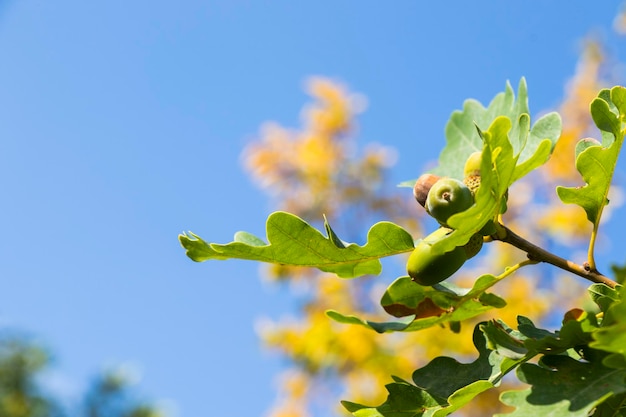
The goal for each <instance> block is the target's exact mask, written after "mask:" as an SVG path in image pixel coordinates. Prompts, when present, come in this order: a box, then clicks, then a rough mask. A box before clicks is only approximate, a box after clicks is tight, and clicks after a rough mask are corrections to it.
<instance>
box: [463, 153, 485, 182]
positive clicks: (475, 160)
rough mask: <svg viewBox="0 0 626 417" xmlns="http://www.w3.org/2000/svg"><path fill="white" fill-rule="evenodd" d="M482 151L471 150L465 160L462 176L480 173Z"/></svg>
mask: <svg viewBox="0 0 626 417" xmlns="http://www.w3.org/2000/svg"><path fill="white" fill-rule="evenodd" d="M482 159H483V153H482V152H481V151H476V152H472V153H471V154H470V156H469V157H468V158H467V160H466V161H465V167H464V168H463V176H464V177H469V176H472V175H480V165H481V164H482Z"/></svg>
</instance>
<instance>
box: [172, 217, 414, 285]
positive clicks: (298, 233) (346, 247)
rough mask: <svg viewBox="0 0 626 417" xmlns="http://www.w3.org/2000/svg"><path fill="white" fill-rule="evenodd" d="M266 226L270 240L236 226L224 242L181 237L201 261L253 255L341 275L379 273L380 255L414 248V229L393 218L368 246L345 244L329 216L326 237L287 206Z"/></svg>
mask: <svg viewBox="0 0 626 417" xmlns="http://www.w3.org/2000/svg"><path fill="white" fill-rule="evenodd" d="M266 228H267V239H268V242H269V244H266V243H265V242H263V241H262V240H261V239H260V238H258V237H256V236H254V235H251V234H249V233H246V232H238V233H237V234H236V235H235V241H234V242H231V243H228V244H225V245H220V244H216V243H208V242H206V241H204V240H203V239H201V238H200V237H199V236H197V235H195V234H193V233H188V234H182V235H179V240H180V243H181V244H182V246H183V247H184V248H185V249H186V250H187V256H189V257H190V258H191V259H193V260H194V261H197V262H202V261H206V260H209V259H220V260H221V259H229V258H237V259H249V260H254V261H262V262H270V263H277V264H283V265H294V266H308V267H315V268H319V269H320V270H322V271H326V272H333V273H335V274H337V275H339V276H340V277H343V278H353V277H358V276H362V275H370V274H372V275H377V274H379V273H380V272H381V269H382V267H381V264H380V260H379V258H382V257H385V256H390V255H396V254H399V253H403V252H407V251H410V250H412V249H413V238H412V237H411V235H410V234H409V233H408V232H407V231H405V230H404V229H402V228H401V227H400V226H398V225H396V224H393V223H390V222H380V223H377V224H375V225H374V226H372V227H371V228H370V230H369V232H368V234H367V243H366V244H365V245H364V246H359V245H357V244H354V243H351V244H344V243H343V242H342V241H341V240H340V239H339V238H338V237H337V235H336V234H335V233H334V231H333V230H332V229H331V227H330V225H329V224H328V222H325V229H326V232H327V233H328V235H329V236H328V237H327V236H324V235H323V234H322V233H321V232H319V231H318V230H317V229H315V228H313V227H311V226H310V225H309V224H308V223H306V222H305V221H304V220H302V219H300V218H299V217H297V216H295V215H293V214H289V213H285V212H275V213H272V214H271V215H270V216H269V217H268V219H267V225H266Z"/></svg>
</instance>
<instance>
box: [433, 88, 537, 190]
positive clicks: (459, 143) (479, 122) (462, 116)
mask: <svg viewBox="0 0 626 417" xmlns="http://www.w3.org/2000/svg"><path fill="white" fill-rule="evenodd" d="M528 113H529V110H528V92H527V87H526V80H525V79H524V78H522V79H521V80H520V83H519V86H518V91H517V99H516V98H515V94H514V93H513V88H512V87H511V84H510V83H508V82H507V83H506V88H505V91H504V92H502V93H499V94H497V95H496V96H495V97H494V98H493V100H492V101H491V103H489V106H488V107H487V108H485V107H483V106H482V104H480V103H479V102H478V101H476V100H473V99H469V100H466V101H465V103H463V110H462V111H455V112H453V113H452V115H451V116H450V120H449V121H448V123H447V125H446V129H445V134H446V146H445V148H444V149H443V150H442V151H441V154H440V155H439V165H438V166H437V168H435V169H434V170H433V173H434V174H437V175H439V176H447V177H453V178H459V179H461V178H463V167H464V165H465V160H466V159H467V157H469V155H470V154H471V153H472V152H476V151H480V150H482V149H483V141H482V138H481V137H480V134H479V133H478V132H477V131H476V127H478V128H479V129H480V130H487V129H488V128H489V126H490V125H491V124H492V123H493V121H494V120H495V119H496V118H498V117H501V116H504V117H506V118H508V119H509V120H511V121H518V120H519V119H520V117H521V116H522V115H523V114H526V115H527V114H528ZM514 124H515V126H516V128H515V129H519V125H518V124H517V123H514ZM511 133H512V137H515V138H519V137H520V134H519V132H517V131H514V132H511ZM522 136H523V135H522ZM517 145H518V146H520V147H521V146H522V144H519V143H518V144H517Z"/></svg>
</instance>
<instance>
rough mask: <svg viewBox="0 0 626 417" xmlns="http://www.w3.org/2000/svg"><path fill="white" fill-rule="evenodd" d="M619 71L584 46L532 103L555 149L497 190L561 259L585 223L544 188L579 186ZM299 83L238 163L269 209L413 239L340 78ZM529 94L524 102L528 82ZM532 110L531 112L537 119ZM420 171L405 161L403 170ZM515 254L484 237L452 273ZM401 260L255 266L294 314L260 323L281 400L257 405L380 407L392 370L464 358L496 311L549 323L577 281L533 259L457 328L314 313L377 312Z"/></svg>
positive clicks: (402, 202) (421, 225)
mask: <svg viewBox="0 0 626 417" xmlns="http://www.w3.org/2000/svg"><path fill="white" fill-rule="evenodd" d="M624 22H626V18H625V17H624V15H619V16H618V17H617V18H616V20H615V29H616V30H615V32H616V33H618V34H623V33H624V32H625V30H624V28H625V27H626V23H624ZM618 65H619V63H617V62H614V61H613V60H612V59H611V57H610V56H607V54H606V53H605V51H604V50H603V44H602V42H601V41H599V40H598V39H594V38H592V37H588V38H587V39H586V40H585V42H584V43H583V45H582V47H581V52H580V59H579V62H578V65H577V67H576V68H575V69H574V70H573V75H572V77H571V79H569V80H568V81H567V82H566V83H565V86H564V97H563V98H562V101H561V102H560V103H559V104H558V105H557V106H556V109H544V110H545V111H550V110H557V111H559V112H560V114H561V115H562V118H563V134H562V137H561V139H560V141H559V143H558V145H557V148H556V150H555V152H554V156H553V158H552V159H551V160H550V162H549V163H548V164H546V165H545V166H544V167H542V168H541V169H540V170H538V171H537V172H534V173H533V174H532V175H530V176H528V177H526V178H525V179H524V180H522V181H520V182H519V183H516V184H515V185H514V189H512V190H511V192H510V194H509V195H510V198H509V208H508V211H507V213H506V214H505V217H504V220H505V222H506V224H507V225H509V227H511V228H512V229H513V230H518V231H520V232H521V233H522V234H523V235H524V236H525V237H527V238H529V239H530V240H531V241H533V242H536V243H538V244H540V245H542V246H543V247H547V248H550V249H556V250H557V251H558V253H561V254H565V255H566V256H569V257H571V258H573V259H576V258H578V257H577V255H576V254H577V253H580V252H581V251H582V252H583V253H584V251H586V245H587V242H588V238H589V234H590V231H591V227H590V224H589V223H588V221H587V219H586V217H585V213H584V211H583V210H581V209H580V208H579V207H575V206H568V205H564V204H562V203H561V202H560V200H559V199H558V197H557V195H556V193H555V192H554V189H555V187H556V186H557V185H568V186H571V185H580V184H581V181H582V180H581V177H580V174H579V173H578V172H577V171H576V169H575V167H574V163H573V162H574V146H575V144H576V142H577V141H578V140H580V139H581V138H583V137H586V136H593V135H594V134H596V131H595V127H594V125H593V123H592V120H591V118H590V116H589V110H588V109H589V103H590V102H591V100H592V99H593V98H594V97H595V96H596V95H597V93H598V91H599V90H600V89H601V88H603V87H607V86H611V85H614V84H617V83H619V81H620V80H619V79H618V78H617V76H616V75H615V74H616V73H617V71H616V69H617V68H618ZM512 81H513V82H514V83H515V82H516V80H512ZM306 89H307V92H308V94H309V96H310V97H311V102H310V103H309V104H307V105H305V106H304V108H303V109H302V113H301V119H302V123H301V126H299V127H297V128H288V127H284V126H281V125H280V124H278V123H275V122H268V123H266V124H265V125H263V126H262V127H261V129H260V134H259V136H258V138H257V139H256V140H255V141H253V142H252V143H250V144H249V145H248V146H247V148H246V149H245V150H244V152H243V156H242V159H243V163H244V166H245V168H246V169H247V170H248V172H249V173H250V176H251V178H252V179H253V180H254V181H255V182H256V183H258V185H259V186H260V187H262V188H263V189H264V190H265V191H266V192H267V194H268V195H269V196H270V197H271V199H272V200H271V201H272V203H271V204H272V205H273V208H275V209H276V210H286V211H289V212H291V213H294V214H297V215H299V216H301V217H302V218H304V219H305V220H306V221H308V222H310V223H311V224H314V225H317V226H321V225H322V224H321V221H322V214H324V215H326V217H327V218H328V220H329V222H330V223H331V224H332V225H333V228H334V229H335V230H336V231H338V233H339V235H341V236H346V237H348V240H350V241H355V242H363V241H365V236H364V234H365V233H366V232H367V230H368V229H369V227H370V226H371V225H373V224H374V223H375V222H376V221H379V220H390V221H393V222H395V223H397V224H399V225H401V226H402V227H404V228H406V229H407V230H409V231H410V232H411V233H412V234H413V236H414V237H415V238H419V237H421V236H424V235H425V234H427V233H428V230H429V228H430V229H431V230H432V229H433V228H434V227H436V226H434V225H433V224H432V223H428V222H429V221H430V220H429V219H427V216H424V211H423V209H422V208H421V207H419V206H418V204H417V203H415V202H414V201H413V197H412V194H411V190H410V189H408V188H397V187H396V186H395V184H391V183H390V181H389V177H390V170H391V169H392V168H393V165H394V163H395V151H394V149H393V148H391V147H388V146H383V145H380V144H365V145H363V144H360V143H359V142H358V136H359V134H358V133H359V132H358V124H357V116H358V114H359V113H361V112H363V111H364V110H365V107H366V99H365V98H364V97H363V96H362V95H360V94H355V93H354V92H352V91H350V90H349V88H348V87H346V86H345V85H344V84H342V83H341V82H339V81H337V80H331V79H327V78H323V77H314V78H311V79H310V80H309V81H308V83H307V85H306ZM530 97H531V100H530V105H531V109H532V85H531V86H530ZM485 104H486V103H485ZM460 106H461V103H459V107H460ZM535 111H537V109H535ZM542 113H543V112H542ZM531 116H534V117H533V118H536V117H537V114H534V115H531ZM442 131H443V127H442ZM419 140H424V139H423V138H420V139H417V138H416V146H417V145H418V143H419ZM432 140H438V141H441V143H442V147H443V136H442V137H441V138H432ZM420 169H422V170H421V171H420ZM427 169H428V167H416V170H415V177H418V176H419V175H420V174H421V173H423V172H424V171H426V170H427ZM621 195H622V192H621V189H620V188H619V187H618V186H614V187H613V189H612V194H611V205H610V207H611V209H614V208H615V207H616V206H619V205H620V203H621V200H622V199H621ZM523 257H524V254H523V253H522V252H521V251H518V250H517V249H515V248H512V247H510V246H508V245H503V244H500V243H495V244H489V245H487V246H486V247H485V248H484V249H483V251H482V252H481V255H480V256H478V257H477V258H474V259H473V260H472V261H471V262H469V263H467V264H466V266H465V268H463V269H462V271H460V272H459V273H457V274H456V275H455V276H454V277H453V279H454V280H455V282H457V283H458V284H460V285H465V286H471V282H472V281H473V280H474V279H475V277H477V276H479V274H481V273H483V272H490V273H496V274H497V273H499V272H498V271H502V270H503V269H504V268H505V267H506V266H508V265H512V264H514V263H517V262H519V261H521V260H522V258H523ZM396 261H397V260H396ZM390 262H393V261H390ZM403 267H404V265H403V262H396V263H395V264H393V263H392V264H391V265H390V266H388V267H387V268H386V269H385V271H384V272H383V276H381V277H376V278H375V279H374V278H373V277H369V278H359V279H355V280H349V281H348V280H341V279H338V278H337V277H335V276H334V275H329V274H326V273H323V272H320V271H317V270H310V269H302V268H289V267H283V266H276V265H271V266H264V267H263V268H264V269H263V272H262V274H263V276H264V278H265V279H267V280H269V281H273V282H275V283H276V284H277V285H285V286H288V287H289V288H291V289H292V293H293V297H294V298H296V299H298V300H299V302H300V304H299V312H298V314H297V315H295V316H292V317H287V318H283V319H278V320H270V319H263V320H261V321H260V322H259V326H258V329H259V334H260V337H261V339H262V341H263V343H264V345H265V346H266V347H267V348H268V349H270V350H272V351H275V352H278V353H279V354H280V355H282V356H284V357H285V358H286V359H287V360H288V362H289V363H290V364H291V366H290V367H289V368H288V369H287V370H286V371H285V372H284V373H283V374H282V375H281V376H280V378H279V394H278V396H277V399H276V403H275V406H274V408H273V409H272V410H270V411H269V415H270V416H271V417H308V416H312V415H317V413H316V410H317V411H319V410H326V412H328V410H329V409H331V410H334V412H336V413H337V415H344V414H345V415H348V413H347V412H345V411H344V410H343V409H342V408H341V407H340V406H339V405H338V404H339V400H340V399H349V400H350V401H355V402H357V403H364V404H371V405H376V404H380V403H382V402H383V401H384V400H385V398H386V391H385V389H384V386H385V384H386V383H389V382H391V378H390V376H391V375H397V376H399V377H401V378H404V379H410V376H411V373H412V372H413V370H415V369H417V368H419V367H421V366H423V365H425V364H426V363H427V362H428V361H430V360H431V359H433V358H435V357H436V356H441V355H451V356H454V357H456V358H465V359H467V360H468V361H471V360H473V359H472V358H473V357H474V356H475V348H474V346H473V345H472V342H471V341H472V337H471V333H472V331H473V327H474V324H475V323H477V322H479V321H483V320H487V319H489V318H491V317H499V318H501V319H503V320H504V321H505V322H507V323H509V324H510V325H515V323H516V317H517V315H518V314H523V315H525V316H528V317H530V318H531V319H532V320H533V321H535V322H538V323H542V324H545V325H549V324H550V323H554V324H556V323H558V322H560V321H561V318H562V317H563V314H564V313H565V312H566V311H567V310H568V309H569V308H572V307H574V306H576V305H580V303H581V302H584V301H583V299H584V296H585V288H586V283H585V282H581V281H582V280H579V279H577V278H573V277H567V276H564V274H562V273H561V272H559V271H554V270H553V268H544V267H540V266H535V267H531V268H526V269H523V270H522V271H520V272H518V273H516V274H515V275H514V276H513V277H511V278H508V279H507V280H506V281H505V282H504V283H502V284H499V285H498V286H497V287H496V288H495V292H496V293H498V294H499V295H501V296H503V297H504V298H505V299H506V300H507V303H508V304H507V306H506V307H505V308H503V309H501V310H495V311H493V312H492V313H491V314H487V315H484V316H482V317H480V318H479V319H478V320H475V321H473V322H472V323H463V325H462V327H461V331H460V332H458V333H454V332H452V331H450V329H447V328H435V329H428V330H424V331H420V332H414V333H406V334H384V335H379V334H376V333H374V332H372V331H371V330H368V329H365V328H363V327H360V326H348V325H341V324H338V323H335V322H333V321H331V320H330V319H328V318H327V317H326V316H325V314H324V312H325V310H327V309H330V308H332V309H336V310H338V311H342V312H348V313H350V314H355V315H357V316H361V317H362V316H366V317H368V318H369V319H371V320H374V321H376V320H383V321H384V320H385V318H386V317H388V316H386V314H385V313H384V312H383V311H382V309H381V308H379V307H378V301H379V300H380V297H381V296H382V293H383V291H384V289H385V288H386V286H387V285H388V284H389V283H390V282H391V280H392V279H393V278H395V277H396V276H397V275H390V272H389V271H390V270H391V271H397V273H398V275H405V271H403V270H402V268H403ZM389 268H391V269H389ZM391 274H393V272H391ZM564 283H566V285H565V284H564ZM557 290H558V291H557ZM557 294H558V296H557ZM557 297H558V298H557ZM510 384H512V382H507V383H504V384H503V386H502V387H500V388H499V389H498V390H491V391H489V392H487V393H485V394H484V395H482V396H481V397H479V398H478V399H477V400H476V401H474V403H473V406H472V411H471V415H492V414H493V413H495V412H499V411H504V408H503V407H504V406H503V405H502V404H500V403H499V401H497V396H498V395H499V393H500V392H501V391H502V390H506V389H510V388H511V386H510ZM477 410H478V411H477Z"/></svg>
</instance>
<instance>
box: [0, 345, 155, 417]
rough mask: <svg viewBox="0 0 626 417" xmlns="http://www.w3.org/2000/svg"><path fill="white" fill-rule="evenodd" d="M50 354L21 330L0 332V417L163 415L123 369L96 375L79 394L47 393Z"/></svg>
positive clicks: (144, 416)
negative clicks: (17, 332) (77, 397)
mask: <svg viewBox="0 0 626 417" xmlns="http://www.w3.org/2000/svg"><path fill="white" fill-rule="evenodd" d="M50 365H51V355H50V354H49V352H48V351H47V350H46V349H45V348H44V347H42V346H40V345H39V344H37V343H35V342H33V341H32V340H30V338H28V337H26V336H22V335H15V334H9V333H2V334H0V416H2V417H164V416H165V414H164V413H162V412H161V411H160V410H159V408H158V407H157V406H156V405H155V404H152V403H150V402H144V401H143V400H141V399H140V398H138V394H137V393H136V392H135V388H134V387H133V385H132V380H131V378H129V375H128V372H125V370H124V369H123V368H120V369H116V370H110V371H106V372H103V373H101V374H99V375H97V376H96V377H95V378H94V379H93V381H91V382H90V383H89V385H88V389H87V392H86V393H85V394H84V395H83V398H80V399H78V400H77V401H78V402H77V403H74V401H75V400H74V399H69V398H65V397H63V396H61V395H59V393H55V392H51V390H50V389H49V384H47V383H46V382H45V381H46V373H47V371H48V370H49V367H50Z"/></svg>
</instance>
